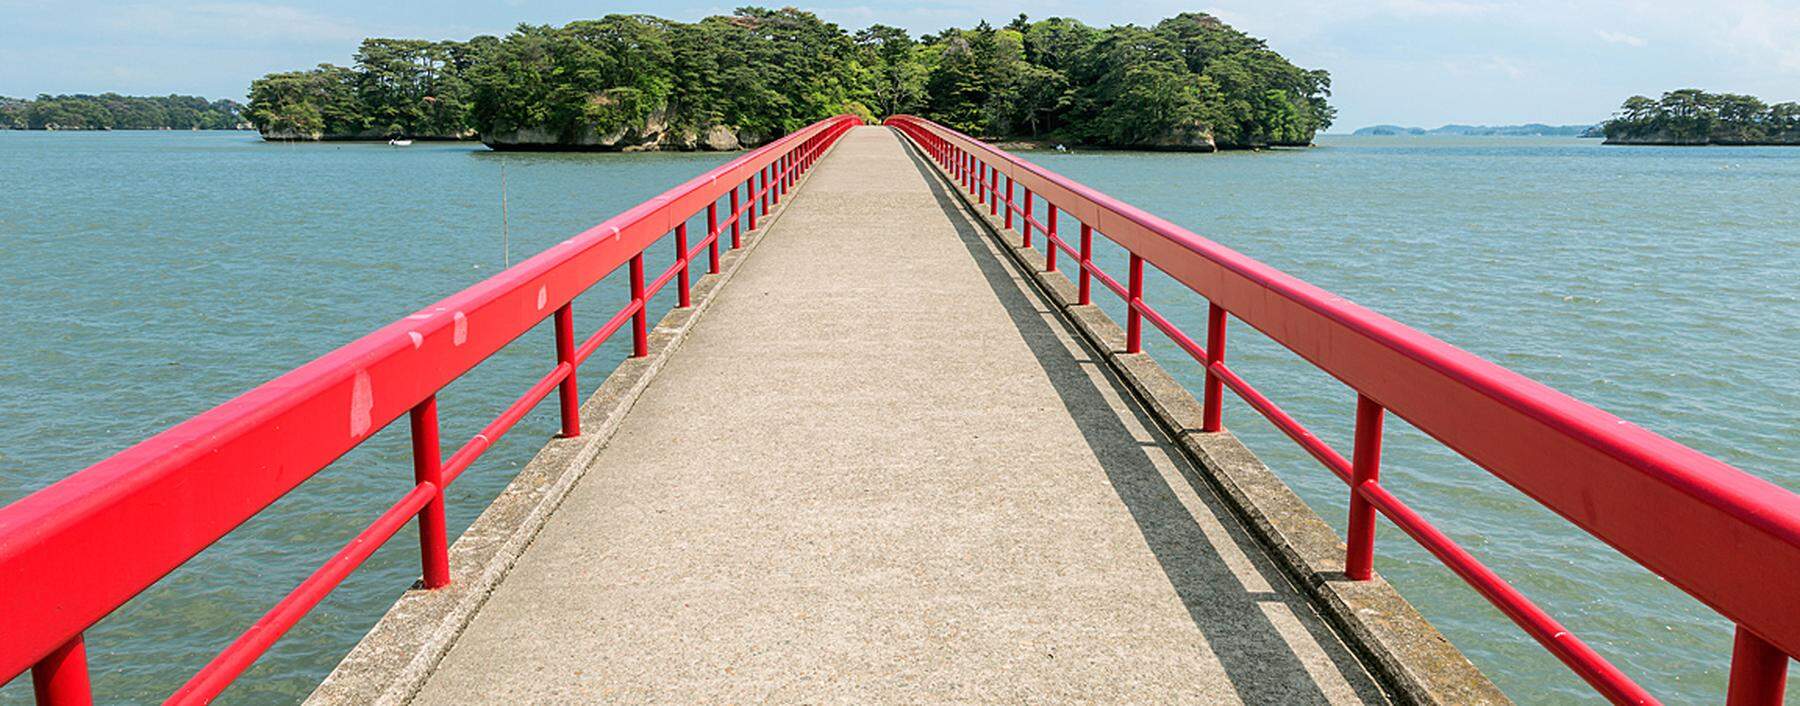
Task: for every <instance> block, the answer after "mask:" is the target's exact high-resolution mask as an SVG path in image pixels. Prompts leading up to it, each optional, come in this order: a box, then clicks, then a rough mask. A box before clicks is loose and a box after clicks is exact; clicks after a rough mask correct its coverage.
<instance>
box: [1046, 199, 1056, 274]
mask: <svg viewBox="0 0 1800 706" xmlns="http://www.w3.org/2000/svg"><path fill="white" fill-rule="evenodd" d="M1044 213H1045V214H1047V215H1046V217H1047V218H1048V219H1049V220H1050V222H1049V223H1047V224H1045V227H1044V271H1045V272H1055V271H1056V243H1057V242H1058V241H1057V239H1056V204H1054V203H1050V202H1049V201H1045V202H1044Z"/></svg>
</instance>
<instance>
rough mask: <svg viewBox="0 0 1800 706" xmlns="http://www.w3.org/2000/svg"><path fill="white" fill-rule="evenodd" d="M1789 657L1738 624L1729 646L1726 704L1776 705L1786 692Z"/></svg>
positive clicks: (1738, 705) (1749, 705)
mask: <svg viewBox="0 0 1800 706" xmlns="http://www.w3.org/2000/svg"><path fill="white" fill-rule="evenodd" d="M1787 673H1788V656H1787V655H1786V654H1783V653H1782V651H1781V649H1780V648H1777V647H1776V646H1774V645H1771V644H1769V641H1768V640H1764V639H1762V638H1761V637H1758V636H1757V635H1756V633H1753V632H1750V631H1749V630H1747V629H1745V628H1744V626H1742V625H1739V626H1738V628H1737V635H1736V637H1734V638H1733V640H1732V646H1731V681H1730V684H1729V687H1728V689H1727V691H1726V695H1725V704H1726V706H1761V704H1778V703H1781V698H1782V696H1783V695H1785V694H1786V693H1787Z"/></svg>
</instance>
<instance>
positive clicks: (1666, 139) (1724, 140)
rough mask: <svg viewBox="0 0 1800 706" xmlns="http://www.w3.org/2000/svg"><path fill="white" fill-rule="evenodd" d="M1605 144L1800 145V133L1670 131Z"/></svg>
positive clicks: (1609, 139) (1615, 138)
mask: <svg viewBox="0 0 1800 706" xmlns="http://www.w3.org/2000/svg"><path fill="white" fill-rule="evenodd" d="M1600 144H1603V145H1649V146H1663V147H1706V146H1719V147H1800V134H1794V135H1775V136H1771V137H1768V138H1765V139H1760V140H1744V139H1733V138H1731V137H1720V136H1716V135H1709V136H1703V137H1696V138H1680V137H1676V136H1674V135H1671V134H1668V133H1653V134H1649V135H1618V136H1610V137H1607V138H1606V141H1605V142H1602V143H1600Z"/></svg>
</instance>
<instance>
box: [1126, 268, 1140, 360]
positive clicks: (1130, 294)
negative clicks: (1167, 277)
mask: <svg viewBox="0 0 1800 706" xmlns="http://www.w3.org/2000/svg"><path fill="white" fill-rule="evenodd" d="M1128 273H1129V274H1127V276H1126V279H1125V282H1126V284H1125V287H1126V292H1127V294H1126V295H1125V296H1126V300H1125V301H1126V302H1127V303H1128V304H1129V305H1130V306H1128V307H1127V308H1126V311H1125V352H1126V353H1139V352H1142V351H1143V350H1144V312H1143V311H1141V310H1140V309H1141V308H1142V307H1143V303H1144V258H1143V257H1141V256H1139V255H1138V254H1137V253H1132V254H1131V264H1130V267H1129V270H1128Z"/></svg>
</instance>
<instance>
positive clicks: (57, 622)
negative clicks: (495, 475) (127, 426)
mask: <svg viewBox="0 0 1800 706" xmlns="http://www.w3.org/2000/svg"><path fill="white" fill-rule="evenodd" d="M861 122H862V121H861V120H860V119H858V118H855V117H853V116H839V117H836V118H832V119H829V120H824V121H821V122H818V123H815V124H813V125H810V126H808V127H806V128H805V129H802V130H800V131H798V132H795V133H793V134H791V135H788V136H786V137H783V138H781V139H779V140H776V141H775V142H773V143H771V144H769V145H766V146H764V147H762V148H760V149H757V150H756V151H753V152H750V153H747V154H745V155H743V156H741V157H739V158H737V159H735V160H732V161H731V162H730V163H728V164H726V165H724V166H721V167H719V168H717V169H713V170H712V171H709V172H707V173H705V174H702V175H700V176H699V177H697V178H695V179H693V180H690V181H688V182H687V183H685V184H682V185H680V186H677V187H675V188H674V189H670V190H669V191H667V192H665V193H663V194H662V195H661V196H658V197H656V198H653V199H651V200H649V201H646V202H644V203H642V204H639V205H638V206H636V207H634V208H632V209H631V210H628V211H626V212H624V213H622V214H619V215H617V216H614V217H613V218H611V219H610V220H607V221H606V222H604V223H601V224H600V225H597V226H594V227H593V228H590V229H588V230H587V231H585V232H583V233H581V234H580V235H577V236H575V237H573V238H570V239H568V240H566V241H563V242H562V243H561V244H559V245H557V246H555V247H552V248H550V249H548V250H546V251H544V252H542V253H540V254H538V255H537V256H535V257H533V258H531V259H529V260H526V261H524V262H521V263H519V264H518V265H515V266H513V267H511V268H509V269H507V270H505V271H503V272H501V273H499V274H497V275H494V276H493V277H490V278H488V279H487V280H486V281H483V282H481V283H480V284H477V285H475V286H473V287H470V288H468V289H465V290H463V291H461V292H458V293H457V294H454V295H452V296H450V297H449V298H447V299H445V300H443V301H441V302H438V303H437V304H436V305H434V306H431V307H428V308H426V309H423V310H421V311H420V312H419V313H417V314H413V315H411V316H408V317H406V318H405V319H402V320H400V321H396V322H394V323H392V324H389V325H388V326H385V327H383V328H381V329H379V330H377V331H375V332H374V333H371V334H369V335H367V336H364V337H362V338H360V339H358V340H357V341H355V342H353V343H351V344H349V345H347V346H344V347H342V348H339V349H337V350H336V351H333V352H331V353H328V354H326V355H324V356H322V357H320V358H318V359H316V360H314V361H312V362H310V363H307V364H305V365H302V366H300V367H299V368H296V369H294V370H293V371H291V372H288V373H287V374H284V375H282V376H281V377H278V378H276V379H274V380H271V381H269V382H267V383H264V384H263V385H261V386H259V387H257V388H255V389H253V390H251V391H249V392H246V393H244V394H243V395H240V396H238V397H237V398H236V399H233V400H231V401H229V402H226V403H224V404H222V405H219V406H218V407H215V408H213V409H212V410H210V411H207V412H205V413H203V414H201V415H199V416H197V417H194V418H193V419H190V420H188V421H186V422H183V423H181V424H178V425H176V426H175V427H173V428H171V429H169V430H167V431H164V432H162V433H161V434H157V435H156V436H153V437H151V438H149V439H147V440H145V441H143V442H141V443H139V444H137V445H136V446H133V447H131V448H129V449H126V450H124V451H122V452H120V453H118V454H117V455H115V456H113V457H111V458H108V459H106V460H104V461H101V462H99V463H97V464H94V465H93V466H91V467H89V468H87V469H86V470H83V471H81V472H79V473H76V474H74V475H71V476H69V477H68V478H64V479H63V480H61V481H58V482H57V483H55V484H54V485H51V486H50V487H47V488H45V489H43V490H40V491H38V492H36V493H33V494H32V495H30V496H27V497H25V498H22V499H20V500H19V501H18V502H15V503H13V504H11V505H8V506H6V507H5V508H4V509H0V673H3V674H6V675H7V679H8V680H10V679H11V678H12V677H15V676H17V675H18V674H20V673H22V672H23V671H24V670H26V669H28V668H29V669H30V670H31V673H32V682H33V686H34V687H35V689H36V693H37V699H38V702H39V703H41V704H59V705H60V704H83V703H89V702H90V701H91V700H92V697H91V695H90V692H89V688H88V675H87V664H86V662H87V658H86V653H85V649H84V646H83V643H82V632H83V631H84V630H86V629H87V628H88V626H90V625H93V624H94V623H95V622H96V621H98V620H100V619H101V618H102V617H104V616H105V615H106V614H108V613H110V612H112V611H113V610H114V609H116V608H118V607H119V606H120V605H123V604H124V603H125V602H126V601H128V600H130V599H131V597H132V596H135V595H137V594H138V593H139V592H140V591H143V590H144V589H145V588H148V587H149V586H150V585H152V584H154V583H156V581H157V580H159V579H161V578H162V577H163V576H164V575H166V574H168V573H169V572H170V571H173V570H174V569H175V568H176V567H178V566H180V565H181V564H182V563H183V562H185V561H187V560H188V559H189V558H191V557H193V556H194V555H195V554H197V553H199V552H200V551H201V550H203V549H205V548H206V547H207V546H209V545H211V544H212V543H213V542H215V541H218V540H219V539H220V538H221V537H223V536H225V534H226V533H228V532H230V531H231V530H232V529H233V528H235V527H237V526H238V525H239V524H241V523H243V522H244V521H246V520H248V519H250V517H252V516H254V515H255V514H256V513H257V512H259V511H261V510H262V509H263V508H264V507H266V506H268V505H269V504H270V503H272V502H274V501H275V500H276V499H278V498H280V497H282V496H283V495H285V494H287V493H288V492H289V491H290V490H292V489H294V487H296V486H298V485H299V484H300V483H302V482H304V481H305V480H306V479H308V478H310V477H312V476H313V474H315V473H318V472H319V471H320V470H322V469H324V468H325V467H326V466H328V465H330V464H331V463H332V461H334V460H336V459H337V458H338V457H340V456H342V455H343V454H345V453H346V452H348V451H349V450H350V449H352V448H355V447H356V446H357V445H358V444H361V443H362V442H363V441H365V440H367V439H368V438H369V436H370V435H371V434H372V433H374V432H375V431H377V430H379V429H381V428H382V427H384V426H386V425H387V424H388V423H389V422H392V421H394V420H396V419H398V418H399V417H400V416H401V415H403V414H405V415H408V416H409V417H410V421H411V431H412V446H413V452H414V458H413V474H414V477H415V479H416V481H417V484H416V485H415V486H414V487H413V489H412V490H411V491H410V492H408V493H407V494H406V495H405V496H403V497H401V498H400V500H399V502H397V503H395V504H394V505H393V507H392V508H390V509H389V510H388V511H387V512H385V513H383V514H382V515H381V516H380V517H379V518H377V519H376V520H375V522H374V523H373V524H371V525H369V527H368V529H366V530H364V531H363V532H362V533H361V534H359V535H357V536H356V538H355V539H353V540H351V541H350V543H349V544H348V545H347V546H345V547H344V549H343V550H342V551H340V552H338V553H337V554H336V555H335V556H333V557H332V558H331V560H330V561H328V562H327V563H326V564H325V565H324V566H323V567H320V568H319V569H318V570H317V571H315V572H313V574H312V575H311V576H309V577H308V578H307V579H306V580H305V581H304V582H302V583H301V584H300V585H299V587H297V588H295V589H294V590H293V592H291V593H289V594H288V595H287V597H285V598H283V599H282V600H281V601H280V602H278V603H277V604H276V605H275V607H274V608H272V609H271V610H269V612H268V613H267V614H265V615H264V616H263V617H262V618H261V619H260V620H258V621H256V623H255V624H254V625H252V626H251V627H250V629H249V630H247V631H246V632H245V633H244V634H243V635H242V636H241V637H239V638H238V639H237V641H235V642H233V643H232V644H231V645H230V646H229V647H227V648H225V650H224V651H223V652H221V653H220V654H219V656H218V657H217V658H215V659H214V660H213V661H212V662H211V663H209V664H207V665H206V667H205V668H204V669H202V670H200V672H199V673H198V674H196V675H194V677H193V678H192V679H191V680H189V681H188V682H187V684H186V685H184V686H182V687H181V688H180V690H178V691H176V692H175V693H174V695H172V696H170V697H169V702H171V703H205V702H207V701H210V700H211V699H212V698H213V697H215V696H217V695H218V694H219V692H221V691H223V690H224V689H225V687H227V686H229V685H230V684H231V682H232V680H233V679H235V678H236V677H237V676H238V675H239V674H241V673H242V672H243V671H244V669H246V668H248V667H249V666H250V665H251V664H252V663H253V662H254V661H255V660H256V659H257V658H258V657H259V656H261V655H262V653H263V652H264V651H265V650H267V649H268V648H269V646H270V645H271V644H273V643H274V642H275V640H277V639H278V638H280V637H281V635H282V634H283V633H285V632H286V631H287V630H288V629H289V628H291V627H293V625H294V624H295V623H296V622H298V621H299V620H300V618H301V617H302V616H304V615H305V614H306V613H307V611H309V610H310V609H312V607H313V606H314V605H317V604H318V602H319V600H320V599H322V598H323V597H324V596H325V595H326V594H327V593H329V592H330V591H331V590H332V589H333V588H335V587H336V586H337V585H338V583H339V582H340V581H342V580H343V579H344V577H345V576H347V575H349V573H350V572H351V571H352V570H354V569H355V568H356V567H357V566H358V565H360V564H361V563H362V562H363V561H364V560H365V559H367V558H368V557H369V555H370V554H373V553H374V551H375V549H376V548H378V547H380V546H381V544H382V543H384V542H386V541H387V540H388V539H389V538H390V537H392V536H393V535H394V534H395V533H396V532H398V531H399V530H400V528H401V527H403V526H405V524H406V522H407V521H408V520H410V519H412V518H413V517H415V516H416V517H418V518H419V533H420V534H419V542H420V548H421V551H422V554H423V565H424V568H423V571H422V573H423V576H424V584H425V586H426V587H428V588H437V587H441V586H443V585H445V584H447V583H448V582H449V581H450V580H451V576H450V568H449V552H448V546H447V544H446V539H445V529H444V493H443V489H444V488H445V487H446V486H448V485H449V484H450V483H452V482H454V481H455V480H456V478H457V476H458V475H460V474H462V472H463V471H465V470H467V469H468V468H469V466H470V464H472V463H474V461H475V459H477V458H479V457H480V456H481V454H482V452H484V451H486V450H487V449H488V447H489V446H490V445H492V444H493V443H494V442H495V441H496V440H498V439H499V438H500V436H501V435H503V434H505V433H506V432H507V431H508V430H509V429H511V428H512V426H513V425H514V424H516V423H517V422H518V421H519V420H520V419H521V418H523V417H524V416H525V414H526V413H527V412H529V411H530V410H531V409H532V407H534V406H536V405H537V404H538V402H540V401H542V400H543V399H544V398H545V397H547V396H549V395H550V392H551V391H552V390H556V391H559V392H560V395H559V399H560V401H561V404H562V435H563V436H576V435H579V434H580V433H581V417H580V409H579V405H580V394H579V388H578V386H577V383H576V375H575V373H576V369H577V368H579V367H580V366H581V364H582V363H583V362H584V361H586V360H587V359H588V357H589V356H591V355H593V353H594V351H595V350H597V349H598V348H599V347H600V345H601V344H602V343H604V342H606V340H607V338H608V337H610V336H611V335H612V334H613V333H614V332H616V331H618V330H619V329H620V328H623V327H624V326H625V325H626V324H627V322H629V323H630V325H631V332H632V355H633V356H643V355H645V354H646V352H647V347H648V341H649V339H648V335H647V328H648V322H649V316H648V315H649V312H648V311H647V307H648V303H649V301H650V298H651V297H653V296H655V295H656V293H657V292H658V291H659V290H661V289H662V288H663V286H665V285H667V284H668V283H669V282H670V281H671V280H673V281H676V282H677V289H678V292H679V295H678V296H679V303H678V306H682V307H685V306H688V305H689V298H688V284H689V269H690V265H691V263H693V261H694V259H695V258H696V257H698V256H699V255H700V254H701V251H702V250H705V251H706V260H705V262H706V265H707V271H708V272H711V273H716V272H718V271H719V238H720V235H721V234H722V233H724V232H726V231H727V230H729V231H730V234H731V241H730V242H731V247H733V248H736V247H739V245H740V244H741V231H742V229H743V227H744V226H743V225H741V224H742V221H744V220H746V219H747V220H748V221H749V223H748V228H749V229H751V230H755V229H756V227H757V218H758V216H759V215H766V214H767V212H768V209H769V206H770V205H771V204H779V203H780V201H781V199H782V197H783V196H784V195H785V194H786V193H787V191H788V189H789V188H791V187H792V185H793V184H794V182H795V180H796V179H797V178H798V177H799V176H800V175H801V174H802V173H803V172H805V171H806V170H807V169H808V168H810V167H811V166H812V165H813V164H814V162H815V161H816V160H817V159H818V158H819V156H820V155H821V154H822V153H823V152H824V151H825V149H826V148H828V147H829V146H830V145H831V144H832V143H833V142H835V141H836V140H837V138H838V137H839V136H841V135H843V133H844V132H845V131H847V130H849V129H850V127H852V126H854V125H859V124H861ZM740 187H741V189H740ZM740 191H741V192H742V194H743V196H744V199H743V201H742V202H740V201H739V198H738V197H739V193H740ZM721 198H728V199H729V209H730V213H729V214H728V216H727V218H726V219H725V220H724V221H721V220H720V219H719V218H718V210H719V200H720V199H721ZM740 203H741V204H742V205H740ZM701 210H705V212H706V222H707V224H708V225H707V233H706V237H705V238H703V239H701V241H700V242H699V243H696V244H694V245H693V247H692V248H691V249H690V248H689V243H688V238H687V221H688V219H689V218H691V217H693V216H695V215H696V214H698V213H699V212H700V211H701ZM671 229H673V230H674V231H675V242H676V258H675V263H674V264H673V265H672V266H670V268H669V269H668V270H667V271H665V272H663V273H662V275H661V276H659V277H657V278H656V280H655V281H654V282H651V283H650V284H649V285H647V286H646V285H645V283H644V250H645V248H647V247H649V246H651V245H652V244H654V243H656V242H657V241H658V240H660V239H661V238H662V237H663V236H665V235H667V234H668V233H669V231H670V230H671ZM621 266H628V267H629V268H630V282H631V285H630V286H631V301H630V303H628V304H627V305H626V306H625V308H623V309H621V310H620V311H619V312H618V313H616V314H614V315H613V316H612V318H611V319H609V320H608V321H607V322H606V324H605V325H603V326H601V327H600V329H599V330H598V331H596V332H595V333H594V334H593V335H592V336H589V337H588V338H587V339H586V340H585V341H583V342H581V343H580V345H576V342H575V338H574V326H573V315H572V302H573V301H574V299H575V297H576V295H578V294H581V293H582V292H583V291H585V290H587V289H588V288H589V287H591V286H593V285H594V284H595V283H597V282H599V281H600V280H601V279H602V278H604V277H606V276H607V275H608V274H611V273H612V272H614V271H615V270H617V269H618V268H619V267H621ZM550 317H554V318H555V323H554V327H555V334H556V365H555V367H554V368H552V369H551V370H550V372H549V373H548V374H547V375H545V376H544V377H543V378H542V379H540V380H539V381H538V382H537V383H536V384H534V385H532V386H531V388H530V389H529V390H527V391H526V392H525V394H524V395H523V396H522V397H520V398H519V399H518V401H517V402H514V403H513V404H512V405H511V406H509V407H507V408H506V410H505V411H504V412H502V413H501V414H500V416H499V418H497V419H495V420H494V421H493V422H492V423H490V424H488V425H487V427H485V428H483V429H482V430H481V433H479V434H476V435H475V437H474V438H472V439H470V440H469V441H468V442H467V443H465V444H464V445H463V446H462V448H460V449H458V450H457V451H456V453H454V454H451V455H450V458H449V459H447V460H442V456H441V452H440V450H439V447H438V423H437V392H438V391H439V390H441V389H443V388H444V386H446V385H448V384H450V382H451V381H453V380H455V379H456V378H457V377H459V376H461V375H462V374H463V373H466V372H468V371H469V370H470V369H471V368H474V367H475V366H476V365H477V364H478V363H480V362H482V361H483V360H486V359H487V358H488V357H489V356H491V355H493V354H494V353H495V352H497V351H499V350H500V349H501V348H502V347H504V346H506V345H507V344H508V343H511V342H512V341H513V340H514V339H517V338H518V337H519V336H522V335H524V333H525V332H526V331H529V330H530V329H531V328H532V327H534V326H535V325H537V324H538V323H540V322H542V321H543V320H544V319H546V318H550Z"/></svg>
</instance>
